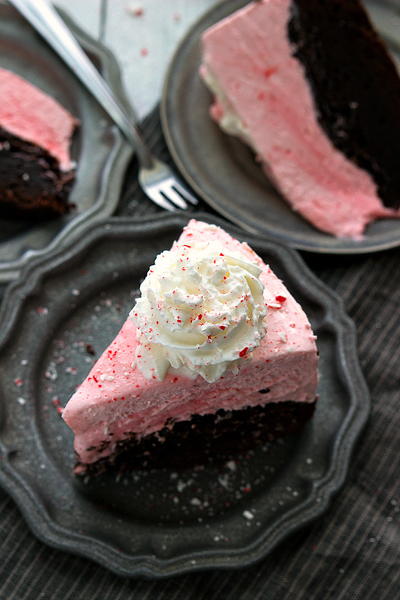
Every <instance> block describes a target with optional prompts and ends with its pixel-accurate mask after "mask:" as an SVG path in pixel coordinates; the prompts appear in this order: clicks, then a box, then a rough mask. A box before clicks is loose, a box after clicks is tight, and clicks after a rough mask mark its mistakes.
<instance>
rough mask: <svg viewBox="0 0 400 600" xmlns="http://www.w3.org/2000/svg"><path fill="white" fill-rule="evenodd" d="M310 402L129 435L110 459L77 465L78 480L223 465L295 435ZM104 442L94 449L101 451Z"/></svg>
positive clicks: (309, 410) (203, 418) (311, 406)
mask: <svg viewBox="0 0 400 600" xmlns="http://www.w3.org/2000/svg"><path fill="white" fill-rule="evenodd" d="M316 401H317V399H316V400H315V401H314V402H293V401H286V402H274V403H267V404H264V405H262V406H261V405H258V406H254V407H247V408H244V409H240V410H233V411H225V410H223V409H221V410H219V411H218V412H216V413H213V414H207V415H194V416H193V417H192V419H191V420H190V421H177V422H175V423H172V422H171V423H168V424H167V425H166V426H165V427H164V428H163V429H162V430H160V431H159V432H156V433H153V434H150V435H148V436H145V437H144V438H141V439H139V440H138V439H137V438H136V436H135V434H134V433H131V434H130V436H129V437H128V438H127V439H125V440H123V441H121V442H118V443H117V446H116V449H115V451H114V452H113V454H112V455H111V456H107V457H104V458H101V459H99V460H98V461H96V462H94V463H91V464H89V465H85V464H83V463H80V462H78V463H77V464H76V467H75V473H76V475H78V476H96V475H99V474H101V473H102V472H105V471H109V470H113V471H115V472H118V473H121V472H125V471H131V470H134V469H141V470H147V469H152V468H166V467H167V468H168V467H173V468H186V467H194V466H196V465H199V464H204V463H208V462H214V463H215V462H220V461H225V460H227V459H229V458H232V457H233V456H235V455H237V454H238V453H241V452H246V451H249V450H251V449H254V448H255V447H256V446H257V445H259V444H262V443H265V442H271V441H274V440H276V439H278V438H280V437H283V436H286V435H288V434H292V433H296V432H298V431H299V430H301V429H302V428H303V426H304V425H305V423H306V422H307V421H309V420H310V419H311V417H312V416H313V414H314V410H315V406H316ZM110 443H111V442H109V441H105V442H103V444H102V445H101V446H99V447H98V448H97V450H98V451H101V450H102V449H104V447H105V446H104V445H108V444H110Z"/></svg>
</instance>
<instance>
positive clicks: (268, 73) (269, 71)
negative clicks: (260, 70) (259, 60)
mask: <svg viewBox="0 0 400 600" xmlns="http://www.w3.org/2000/svg"><path fill="white" fill-rule="evenodd" d="M277 70H278V69H277V68H276V67H270V68H269V69H265V71H264V75H265V77H271V75H273V74H274V73H276V72H277Z"/></svg>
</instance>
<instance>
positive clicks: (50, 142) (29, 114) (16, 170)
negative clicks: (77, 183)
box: [0, 69, 78, 220]
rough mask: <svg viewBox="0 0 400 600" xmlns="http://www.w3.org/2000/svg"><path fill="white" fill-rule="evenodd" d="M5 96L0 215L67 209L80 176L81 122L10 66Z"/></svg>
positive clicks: (2, 81)
mask: <svg viewBox="0 0 400 600" xmlns="http://www.w3.org/2000/svg"><path fill="white" fill-rule="evenodd" d="M0 94H1V99H2V101H1V104H0V217H1V218H15V217H18V218H24V219H30V220H38V219H47V218H50V217H57V216H60V215H63V214H65V213H67V212H68V211H69V209H70V206H69V204H68V195H69V192H70V189H71V186H72V183H73V179H74V171H73V164H72V162H71V159H70V155H69V145H70V142H71V136H72V134H73V131H74V129H75V127H76V125H77V123H78V121H77V120H76V119H75V118H74V117H73V116H72V115H71V114H70V113H69V112H68V111H67V110H65V109H64V108H63V107H62V106H61V105H60V104H59V103H58V102H57V101H56V100H54V99H53V98H50V96H48V95H47V94H45V93H44V92H42V91H41V90H39V89H38V88H37V87H35V86H33V85H32V84H31V83H29V82H28V81H25V80H24V79H22V78H21V77H19V76H18V75H16V74H15V73H12V72H11V71H7V70H6V69H0Z"/></svg>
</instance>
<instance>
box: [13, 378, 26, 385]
mask: <svg viewBox="0 0 400 600" xmlns="http://www.w3.org/2000/svg"><path fill="white" fill-rule="evenodd" d="M14 383H15V385H16V386H17V387H21V385H22V384H23V383H24V381H23V379H19V378H18V379H14Z"/></svg>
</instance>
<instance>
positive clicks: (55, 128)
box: [0, 68, 78, 171]
mask: <svg viewBox="0 0 400 600" xmlns="http://www.w3.org/2000/svg"><path fill="white" fill-rule="evenodd" d="M0 97H1V100H2V101H1V103H0V127H3V128H4V129H6V130H7V131H9V132H10V133H12V134H13V135H15V136H18V137H20V138H22V139H24V140H26V141H28V142H31V143H33V144H36V145H37V146H41V147H42V148H44V149H45V150H47V151H48V152H49V154H51V155H52V156H54V157H55V158H56V159H57V160H58V161H59V163H60V168H61V170H63V171H69V170H70V169H71V168H72V163H71V158H70V155H69V145H70V140H71V136H72V133H73V131H74V128H75V127H76V125H77V122H78V121H77V120H76V119H75V118H74V117H73V116H72V115H71V114H70V113H69V112H68V111H67V110H65V108H63V107H62V106H61V105H60V104H59V103H58V102H56V100H54V99H53V98H50V96H48V95H47V94H45V93H44V92H42V91H41V90H39V89H38V88H37V87H35V86H33V85H32V84H30V83H28V82H27V81H25V80H24V79H22V78H21V77H19V76H18V75H15V73H11V71H7V70H6V69H1V68H0Z"/></svg>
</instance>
